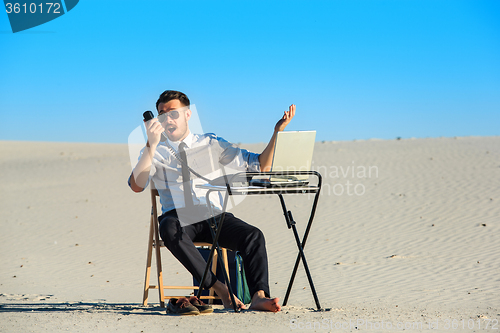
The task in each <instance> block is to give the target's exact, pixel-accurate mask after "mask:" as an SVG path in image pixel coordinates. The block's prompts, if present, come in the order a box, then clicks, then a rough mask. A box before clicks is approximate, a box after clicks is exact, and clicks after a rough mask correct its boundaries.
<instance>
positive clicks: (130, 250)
mask: <svg viewBox="0 0 500 333" xmlns="http://www.w3.org/2000/svg"><path fill="white" fill-rule="evenodd" d="M245 147H248V148H249V149H251V150H254V151H260V150H262V149H263V147H264V145H263V144H253V145H245ZM0 166H1V171H2V172H1V174H0V181H1V184H2V191H1V200H0V202H1V206H0V212H1V217H0V219H1V220H0V226H1V233H0V253H1V262H2V269H1V270H0V304H1V308H0V331H2V332H25V331H45V330H48V331H56V330H59V329H60V330H69V331H74V332H86V331H90V330H93V331H103V332H104V331H123V330H125V331H133V332H140V331H144V332H151V331H160V330H165V329H168V328H175V329H180V330H181V331H207V330H208V331H212V330H218V331H233V330H235V329H236V327H237V328H238V329H239V330H242V331H255V330H257V329H259V330H261V329H263V328H268V329H272V330H276V331H290V330H296V329H298V330H300V328H308V327H306V326H307V325H310V326H311V325H312V327H313V328H314V322H317V323H321V325H323V326H317V327H316V331H334V330H337V329H342V330H351V331H352V330H355V328H353V327H354V326H349V327H335V324H336V323H347V322H349V323H351V324H352V323H353V322H355V323H356V325H357V326H355V327H358V329H360V330H368V331H369V330H374V331H381V330H385V329H386V327H384V326H383V324H381V322H382V321H384V323H385V325H387V323H388V322H390V323H392V324H393V325H394V328H396V324H397V323H398V322H401V323H403V324H404V323H419V322H420V323H421V326H418V324H417V325H414V326H412V327H410V326H409V325H410V324H408V327H407V330H410V331H411V330H414V331H425V330H427V329H428V328H429V326H430V325H431V326H432V325H433V324H434V323H437V325H438V329H439V330H442V331H445V330H446V327H445V326H446V324H447V323H449V324H450V325H451V324H452V323H453V322H452V321H453V320H456V322H457V323H459V325H460V327H459V328H460V329H462V328H463V327H462V325H465V326H464V327H465V329H466V330H469V329H473V330H476V331H477V330H484V329H486V330H491V331H497V330H495V326H494V325H495V323H496V328H497V329H498V328H500V325H499V324H498V321H499V320H500V301H499V300H500V278H499V276H500V274H499V273H500V247H499V246H498V238H499V236H500V226H499V216H500V186H499V185H500V137H463V138H462V137H459V138H434V139H403V140H391V141H387V140H368V141H353V142H318V143H316V147H315V152H314V162H313V166H314V168H315V169H316V170H318V171H319V172H320V173H321V174H322V175H323V181H324V185H323V192H322V195H321V198H320V204H319V207H318V211H317V214H316V218H315V222H314V224H313V228H312V231H311V234H310V236H309V239H308V241H307V244H306V247H305V253H306V256H307V258H308V262H309V265H310V266H311V271H312V276H313V279H314V282H315V285H316V288H317V290H318V294H319V299H320V302H321V304H322V306H323V308H325V309H326V310H327V311H324V312H315V311H314V300H313V298H312V296H311V291H310V288H309V285H308V282H307V279H306V276H305V273H304V270H303V269H302V267H301V268H300V269H299V272H298V274H297V279H296V281H295V284H294V288H293V290H292V294H291V297H290V301H289V304H290V306H288V307H285V308H284V311H283V312H282V313H279V314H264V313H255V312H246V313H243V314H239V315H235V314H233V313H230V312H227V311H224V310H222V309H220V308H218V309H217V310H216V313H215V314H212V315H208V316H203V318H199V317H190V318H179V317H172V316H167V315H166V314H165V313H164V311H163V310H162V309H161V308H159V307H158V303H157V301H158V298H157V294H156V293H152V294H151V296H150V302H151V306H150V307H146V308H143V307H142V306H141V305H140V303H141V300H142V284H143V279H144V265H145V259H146V246H147V243H146V242H147V237H148V234H147V233H148V222H149V220H148V214H149V209H150V208H149V195H148V193H147V191H145V192H144V193H141V194H135V193H133V192H132V191H131V190H130V189H129V188H128V186H127V182H126V180H127V177H128V175H129V174H130V171H131V166H130V162H129V156H128V149H127V146H126V145H112V144H76V143H43V142H9V141H3V142H0ZM286 200H287V204H288V206H289V209H291V210H292V212H293V214H294V217H295V219H296V221H297V222H298V225H297V227H298V229H299V233H300V234H302V233H303V230H304V227H305V224H306V219H307V217H308V212H309V209H310V205H311V203H312V198H307V196H287V197H286ZM233 213H235V214H237V215H238V216H240V217H242V218H243V219H245V220H246V221H248V222H250V223H252V224H254V225H256V226H258V227H260V228H261V229H262V230H263V231H264V234H265V235H266V240H267V244H268V252H269V254H270V256H269V262H270V283H271V292H272V295H273V296H277V297H281V298H282V297H283V296H284V294H285V290H286V286H287V283H288V279H289V277H290V272H291V269H292V267H293V263H294V261H295V257H296V255H297V249H296V245H295V243H294V239H293V235H292V233H291V231H289V230H288V229H287V228H286V224H285V222H284V220H283V217H282V212H281V210H280V207H279V201H278V199H277V198H276V197H273V196H258V197H257V196H256V197H248V198H246V199H245V200H244V202H243V203H242V204H240V205H239V206H237V207H235V208H234V209H233ZM163 254H164V255H163V257H164V259H163V260H164V264H165V265H168V266H169V269H170V271H171V274H169V273H165V274H166V279H168V281H169V282H168V283H172V284H175V283H184V282H185V281H186V280H187V281H189V280H190V276H189V274H188V273H187V272H186V271H185V270H184V268H183V267H182V266H180V265H179V264H178V263H177V262H176V261H175V259H173V258H172V257H171V256H170V254H169V253H168V252H167V251H166V250H165V252H163ZM462 320H463V321H462ZM469 320H473V321H472V324H471V322H470V321H469ZM368 322H370V323H371V324H370V325H371V326H369V325H368ZM307 323H309V324H307ZM365 324H366V325H365ZM377 324H378V325H379V326H378V327H377V326H376V325H377ZM468 324H469V326H468V327H467V325H468ZM487 324H488V325H489V326H488V327H486V325H487ZM318 325H319V324H318ZM380 325H382V327H381V326H380ZM471 325H473V327H472V326H471ZM479 325H481V326H480V327H479ZM471 327H472V328H471ZM309 331H311V330H309Z"/></svg>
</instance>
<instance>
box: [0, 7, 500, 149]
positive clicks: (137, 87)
mask: <svg viewBox="0 0 500 333" xmlns="http://www.w3.org/2000/svg"><path fill="white" fill-rule="evenodd" d="M499 17H500V1H481V0H473V1H459V0H454V1H444V0H432V1H425V0H418V1H413V0H397V1H396V0H393V1H377V0H369V1H356V0H349V1H284V0H283V1H256V0H253V1H152V0H143V1H129V0H119V1H118V0H99V1H97V0H82V1H80V2H79V4H78V5H77V6H76V7H75V8H74V9H73V10H71V11H70V12H68V13H67V14H65V15H63V16H61V17H59V18H57V19H55V20H53V21H51V22H48V23H46V24H43V25H41V26H38V27H35V28H32V29H30V30H26V31H24V32H19V33H16V34H13V33H12V31H11V29H10V25H9V21H8V17H7V14H6V13H5V12H3V13H1V14H0V140H33V141H68V142H111V143H126V142H127V138H128V135H129V133H130V132H131V131H132V130H133V129H134V128H136V127H137V126H138V125H140V124H141V122H142V120H141V119H142V113H143V112H144V111H145V110H154V107H155V102H156V99H157V98H158V95H159V94H160V93H161V92H162V91H163V90H166V89H175V90H181V91H183V92H185V93H186V94H187V95H188V96H189V97H190V99H191V102H192V103H194V104H195V105H196V108H197V111H198V113H199V117H200V121H201V123H202V126H203V129H204V131H206V132H214V133H217V134H218V135H220V136H222V137H224V138H226V139H227V140H229V141H233V142H264V141H267V140H268V139H269V138H270V136H271V134H272V130H273V127H274V124H275V122H276V121H277V120H278V119H279V117H280V116H281V115H282V113H283V111H284V110H285V109H287V107H288V105H290V104H291V103H294V104H296V105H297V115H296V117H295V119H294V120H293V122H292V123H291V124H290V126H289V127H288V129H290V130H312V129H315V130H317V140H353V139H369V138H382V139H394V138H396V137H402V138H408V137H440V136H446V137H452V136H470V135H478V136H490V135H500V20H499V19H498V18H499Z"/></svg>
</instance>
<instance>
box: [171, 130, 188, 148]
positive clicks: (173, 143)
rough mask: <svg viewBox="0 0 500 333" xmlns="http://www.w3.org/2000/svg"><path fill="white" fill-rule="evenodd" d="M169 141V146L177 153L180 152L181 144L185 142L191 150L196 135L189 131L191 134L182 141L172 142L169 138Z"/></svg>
mask: <svg viewBox="0 0 500 333" xmlns="http://www.w3.org/2000/svg"><path fill="white" fill-rule="evenodd" d="M167 140H168V144H169V145H171V146H172V147H173V148H174V149H175V150H176V151H179V145H180V143H181V142H184V143H185V144H186V146H187V147H188V148H191V146H192V145H193V142H194V135H193V133H191V131H189V134H188V135H187V136H186V138H184V140H182V141H171V140H170V139H168V138H167Z"/></svg>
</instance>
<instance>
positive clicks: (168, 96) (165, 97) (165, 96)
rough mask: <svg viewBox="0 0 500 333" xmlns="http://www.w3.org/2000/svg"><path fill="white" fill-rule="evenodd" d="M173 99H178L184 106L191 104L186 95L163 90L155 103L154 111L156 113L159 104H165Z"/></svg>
mask: <svg viewBox="0 0 500 333" xmlns="http://www.w3.org/2000/svg"><path fill="white" fill-rule="evenodd" d="M173 99H178V100H179V101H180V102H181V103H182V105H184V106H189V105H190V104H191V102H189V98H188V97H187V96H186V94H184V93H182V92H180V91H175V90H165V91H164V92H162V93H161V95H160V97H158V100H157V101H156V111H158V105H160V103H167V102H168V101H171V100H173Z"/></svg>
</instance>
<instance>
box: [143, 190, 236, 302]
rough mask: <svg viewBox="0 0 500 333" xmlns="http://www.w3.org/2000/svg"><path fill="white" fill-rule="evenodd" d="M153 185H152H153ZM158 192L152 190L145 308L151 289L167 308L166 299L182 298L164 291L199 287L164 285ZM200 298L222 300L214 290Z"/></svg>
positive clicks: (215, 264) (144, 297) (223, 249)
mask: <svg viewBox="0 0 500 333" xmlns="http://www.w3.org/2000/svg"><path fill="white" fill-rule="evenodd" d="M151 185H152V184H151ZM158 196H159V195H158V191H157V190H156V189H154V188H153V187H152V188H151V220H150V227H149V242H148V256H147V261H146V276H145V279H144V295H143V299H142V304H143V305H144V306H146V305H148V294H149V289H158V291H159V294H160V306H161V307H165V299H169V298H171V297H180V296H178V295H177V296H167V295H165V294H164V289H186V290H193V291H194V290H197V289H199V287H197V286H164V285H163V272H162V265H161V254H160V248H161V247H164V246H165V245H164V244H163V241H162V240H161V239H160V234H159V232H158V210H157V209H158V208H157V207H158V206H157V199H156V197H158ZM194 245H195V246H196V247H210V246H212V244H210V243H201V242H195V243H194ZM153 249H155V253H156V268H157V274H158V285H157V286H155V285H150V284H149V281H150V277H151V259H152V256H153ZM221 250H222V260H223V262H224V266H225V268H226V272H228V271H229V268H228V262H227V250H226V249H225V248H221ZM216 256H217V251H216V252H215V255H214V258H213V261H212V271H213V272H214V274H215V273H216V269H217V257H216ZM200 298H203V299H208V300H209V302H210V303H212V300H213V299H220V298H219V297H218V296H215V295H214V292H213V290H210V293H209V295H208V296H201V297H200Z"/></svg>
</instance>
